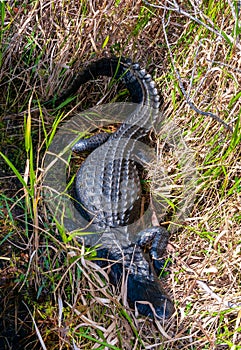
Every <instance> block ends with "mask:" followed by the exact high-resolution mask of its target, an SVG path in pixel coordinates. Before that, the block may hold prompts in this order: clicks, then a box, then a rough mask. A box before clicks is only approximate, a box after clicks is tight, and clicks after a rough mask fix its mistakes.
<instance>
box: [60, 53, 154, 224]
mask: <svg viewBox="0 0 241 350" xmlns="http://www.w3.org/2000/svg"><path fill="white" fill-rule="evenodd" d="M99 75H107V76H115V77H116V78H120V79H122V80H123V81H124V83H125V84H126V86H127V88H128V90H129V92H130V94H131V97H132V100H133V101H134V102H135V103H136V108H135V110H134V112H132V113H131V114H130V115H129V116H128V117H127V118H126V120H125V121H124V123H123V124H122V125H121V126H120V127H119V129H117V131H116V132H114V133H113V134H111V136H109V137H108V135H107V137H106V139H105V140H104V141H105V142H104V143H103V144H102V145H100V144H99V143H98V144H97V148H96V149H95V150H94V151H93V152H92V153H91V154H90V155H89V156H88V157H87V159H86V160H85V162H84V163H83V164H82V165H81V167H80V169H79V171H78V173H77V176H76V181H75V197H76V199H77V201H78V203H79V205H78V207H79V206H81V210H80V211H81V214H82V215H83V213H84V216H85V217H86V218H87V219H88V220H92V221H93V222H94V223H95V224H97V225H98V227H118V226H125V225H128V224H130V223H132V222H133V221H135V220H136V219H137V218H138V217H139V214H140V197H141V185H140V178H139V175H138V171H137V166H136V157H135V152H134V150H135V148H136V143H137V141H138V140H139V139H140V138H141V137H143V136H145V135H146V134H147V133H148V132H149V130H150V128H151V127H152V126H153V124H154V123H155V121H156V118H157V116H158V110H159V105H160V102H159V99H160V98H159V95H158V93H157V90H156V88H155V84H154V82H153V81H152V79H151V76H150V75H149V74H147V73H146V72H145V70H141V69H140V66H139V64H136V63H135V64H133V63H131V62H130V61H128V60H121V61H119V60H117V59H102V60H100V61H97V62H95V63H94V64H92V65H91V66H90V67H88V68H87V69H86V70H85V71H84V72H82V73H81V74H80V75H79V76H78V77H77V78H76V79H75V82H74V84H73V86H74V87H73V86H72V87H71V88H70V89H69V91H68V92H66V94H68V95H69V94H70V90H71V91H72V92H73V91H76V90H77V87H78V86H79V84H82V83H84V82H86V81H87V80H88V79H90V78H96V77H97V76H99ZM59 100H60V99H59ZM84 141H85V143H86V148H85V149H89V150H90V149H91V148H92V145H93V144H92V142H91V139H89V140H88V139H87V140H84ZM80 142H81V147H82V145H83V140H81V141H80ZM90 144H91V147H90ZM77 148H78V144H77V146H76V149H77ZM82 150H83V147H82Z"/></svg>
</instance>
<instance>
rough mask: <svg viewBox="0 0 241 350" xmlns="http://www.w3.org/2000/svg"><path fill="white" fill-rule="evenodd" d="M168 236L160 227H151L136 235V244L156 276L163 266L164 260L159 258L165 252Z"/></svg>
mask: <svg viewBox="0 0 241 350" xmlns="http://www.w3.org/2000/svg"><path fill="white" fill-rule="evenodd" d="M169 236H170V234H169V232H168V231H167V230H166V229H165V228H164V227H161V226H153V227H151V228H147V229H145V230H143V231H140V232H139V233H138V238H137V241H136V244H137V245H138V246H139V247H140V248H141V249H142V250H143V252H144V253H147V255H148V256H149V257H150V259H151V262H152V264H153V267H154V269H155V271H156V273H157V275H159V273H160V272H161V270H162V269H163V267H164V265H165V260H163V259H161V257H162V256H163V254H164V252H165V250H166V246H167V244H168V240H169Z"/></svg>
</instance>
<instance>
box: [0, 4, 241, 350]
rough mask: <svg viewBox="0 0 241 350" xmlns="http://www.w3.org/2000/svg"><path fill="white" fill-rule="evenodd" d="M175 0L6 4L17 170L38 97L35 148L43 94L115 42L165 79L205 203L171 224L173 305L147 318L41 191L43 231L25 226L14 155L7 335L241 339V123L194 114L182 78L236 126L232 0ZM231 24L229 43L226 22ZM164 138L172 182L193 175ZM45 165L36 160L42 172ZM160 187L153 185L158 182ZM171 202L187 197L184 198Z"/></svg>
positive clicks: (202, 344)
mask: <svg viewBox="0 0 241 350" xmlns="http://www.w3.org/2000/svg"><path fill="white" fill-rule="evenodd" d="M171 3H172V5H171ZM2 4H3V3H2ZM156 4H157V5H159V6H160V5H161V2H156ZM195 4H196V5H195ZM174 5H175V1H172V2H167V3H164V2H163V6H161V8H153V7H147V6H146V5H145V4H144V3H143V2H141V1H136V2H131V1H126V2H124V1H121V2H120V4H118V2H116V3H115V1H104V2H101V1H98V0H97V1H89V2H84V1H83V2H79V1H67V0H57V1H48V0H47V1H44V0H39V1H34V2H32V3H31V2H30V1H29V2H28V1H24V2H23V3H22V4H21V5H19V4H18V5H17V3H16V4H15V2H14V1H12V2H11V1H10V2H8V3H5V4H4V8H5V19H4V24H3V26H2V27H3V29H4V31H3V34H2V53H3V57H2V65H1V70H0V86H1V90H2V94H1V96H0V111H1V120H0V122H1V143H2V147H1V150H4V153H5V154H6V155H7V156H8V158H9V159H10V160H12V161H13V162H14V164H15V165H16V166H17V167H18V169H19V171H20V172H22V173H23V172H24V170H26V167H25V165H26V163H25V161H26V156H25V151H24V142H23V141H22V139H23V132H22V126H23V114H24V112H25V113H26V111H27V110H28V103H29V100H30V97H33V102H32V105H31V107H32V112H31V116H32V124H33V138H34V140H35V141H34V142H35V143H34V145H35V147H36V153H37V149H39V148H40V145H42V143H43V141H44V135H43V134H42V132H41V131H40V130H41V122H40V118H39V115H40V112H39V111H38V108H36V107H37V101H40V104H41V102H43V101H46V100H47V99H48V98H49V97H50V96H52V95H53V93H54V92H56V91H61V90H63V89H64V88H65V86H67V85H68V83H69V81H71V79H72V77H73V76H74V74H75V72H77V71H79V69H80V68H81V67H83V66H85V65H86V63H88V62H89V61H90V60H95V59H97V58H98V57H103V56H105V55H111V54H115V55H117V56H120V55H123V56H126V57H130V58H132V59H133V60H135V61H139V62H141V64H142V66H143V67H146V68H147V70H148V71H149V72H151V73H152V75H153V76H154V77H155V80H156V82H157V85H158V88H159V89H160V91H161V93H162V95H163V97H164V100H165V112H164V115H165V117H166V119H168V120H169V121H170V120H171V121H172V124H175V125H176V128H178V130H183V136H182V137H183V140H184V142H185V144H186V145H187V147H188V148H189V149H191V150H192V155H193V157H194V160H195V167H196V169H197V174H198V175H197V183H196V184H195V186H194V185H193V184H192V187H191V189H190V191H193V193H194V194H195V196H194V197H195V201H194V205H193V206H192V208H191V211H190V212H189V215H188V216H185V218H182V220H180V221H178V222H176V223H175V227H177V225H178V231H177V230H174V229H173V234H172V237H171V245H170V247H169V255H171V256H172V260H173V263H172V265H171V267H170V270H171V273H170V275H169V277H167V278H166V280H164V283H165V288H166V289H167V290H168V291H169V292H170V294H171V295H172V297H173V299H174V301H175V303H176V313H175V315H174V316H173V317H172V318H171V319H170V320H168V321H166V322H163V323H160V322H153V321H149V320H146V319H143V318H136V317H135V314H134V312H133V311H132V310H129V309H128V307H126V308H125V307H124V308H123V306H122V304H123V300H121V296H120V295H121V294H120V293H119V292H118V291H113V288H112V287H111V286H108V284H107V285H106V284H105V283H104V282H103V279H101V278H100V275H99V273H97V271H96V269H97V267H96V266H95V265H94V263H93V262H92V261H90V260H89V259H88V255H86V260H84V259H83V257H82V256H83V254H84V251H83V250H82V248H81V247H80V246H79V244H78V243H77V242H75V241H74V240H73V241H71V242H70V243H68V244H65V243H63V242H62V241H61V239H60V234H59V230H58V228H57V227H56V226H54V225H51V224H50V223H48V220H49V218H48V215H47V212H45V210H44V206H43V205H42V204H41V198H37V199H38V201H37V202H38V206H37V209H36V208H35V209H36V211H35V212H33V213H32V219H33V223H34V224H35V225H36V226H35V228H34V230H29V232H27V233H26V229H27V227H25V229H22V228H21V227H19V226H17V227H16V226H15V224H14V218H15V217H16V216H20V215H22V219H23V221H24V220H25V217H24V214H23V211H21V210H19V211H17V210H16V206H14V202H12V203H11V202H10V197H12V198H14V201H15V198H16V194H17V195H18V197H20V196H22V195H23V192H22V191H21V189H20V188H19V184H18V183H17V182H16V181H15V182H14V181H13V180H12V179H11V178H9V174H11V175H12V173H10V171H9V170H8V169H7V168H6V165H4V164H3V165H2V170H1V183H2V184H3V185H2V188H3V190H2V192H3V193H2V196H1V199H2V206H1V211H2V213H3V215H2V216H3V219H2V221H1V223H2V233H1V237H0V242H3V241H4V242H3V243H2V245H1V247H2V250H1V254H0V255H1V257H0V259H1V260H0V263H1V265H0V268H1V270H0V271H1V274H2V284H1V290H0V297H1V298H2V307H0V309H1V311H0V318H1V317H2V318H4V320H2V325H3V326H4V325H5V326H9V325H10V326H9V327H12V329H13V330H14V331H12V332H9V333H5V335H4V334H2V336H4V337H5V338H7V336H9V341H11V337H13V335H14V334H13V333H14V332H16V330H18V332H19V333H21V332H20V331H19V329H21V328H22V329H25V328H26V329H25V333H23V335H22V337H26V334H29V335H31V334H33V335H34V334H37V336H36V337H35V338H37V339H39V340H40V341H42V345H40V342H37V343H36V339H35V338H34V339H32V338H31V339H28V338H26V339H25V343H24V342H22V343H21V341H23V340H21V341H20V340H18V342H16V340H15V345H13V347H12V349H22V348H23V346H25V348H26V349H30V348H36V349H39V348H44V344H45V346H46V348H47V349H77V348H79V349H128V350H129V349H215V350H216V349H218V350H221V349H229V348H230V349H232V350H234V349H241V347H240V343H241V337H240V333H241V323H240V318H241V311H240V303H241V288H240V286H241V275H240V263H241V255H240V254H241V253H240V252H241V251H240V248H241V241H240V234H241V230H240V219H241V217H240V211H241V204H240V189H241V184H240V177H241V176H240V175H241V152H240V127H239V129H237V133H236V136H235V134H232V133H231V132H229V131H227V130H225V128H223V127H222V126H220V124H219V123H218V122H217V121H215V120H213V119H212V118H210V117H207V116H203V115H199V114H197V113H196V112H195V111H193V110H192V108H190V105H189V104H188V103H187V101H186V99H185V97H184V95H183V91H181V88H183V89H185V91H186V93H187V96H189V97H190V100H192V102H193V103H194V105H195V106H196V107H197V108H198V109H199V110H201V111H206V112H207V111H209V112H212V113H214V114H215V115H217V116H219V117H220V118H222V119H223V120H224V121H225V122H226V123H227V124H229V125H230V126H232V127H233V128H235V125H236V123H237V121H238V118H239V117H240V107H241V102H240V101H241V100H240V94H239V93H240V82H241V57H240V43H239V41H238V40H237V39H238V32H236V34H235V31H234V24H235V12H233V13H232V11H231V9H230V5H232V2H231V1H224V2H223V1H204V0H203V1H202V0H201V1H186V2H184V4H182V2H181V1H180V2H179V5H180V6H181V9H182V11H180V10H179V11H177V10H175V6H174ZM2 6H3V5H2ZM232 10H233V9H232ZM200 11H201V12H200ZM180 12H181V13H180ZM191 16H192V17H191ZM195 19H198V20H199V21H202V23H200V22H199V23H197V22H196V21H195ZM163 23H165V27H163ZM213 23H215V26H214V24H213ZM238 25H239V26H240V23H238ZM210 28H211V29H212V28H213V30H211V29H210ZM164 30H165V31H166V37H165V35H164ZM221 30H222V31H223V32H224V33H226V35H228V36H229V41H228V40H227V39H226V37H225V36H224V35H221V34H220V35H218V34H217V33H215V31H216V32H218V33H221ZM223 32H222V33H223ZM171 58H172V59H171ZM100 84H101V82H100ZM96 86H97V87H96V88H95V90H93V93H92V92H91V93H88V95H89V96H88V103H89V104H91V103H97V102H98V99H100V98H102V96H103V94H102V93H101V90H102V89H103V88H105V87H106V85H105V86H104V87H103V85H96ZM98 86H99V88H98ZM180 87H181V88H180ZM87 91H88V92H89V90H86V89H84V88H83V89H82V90H81V91H80V94H79V102H80V105H81V106H82V108H83V106H84V107H86V104H87V102H86V95H87ZM108 96H109V95H108V94H107V99H106V100H104V101H105V102H108V98H110V97H108ZM72 107H73V109H75V105H73V106H72ZM68 111H69V110H67V111H66V113H67V112H68ZM42 113H43V115H44V120H45V121H46V127H47V128H48V130H50V129H51V125H52V122H53V116H51V115H50V114H49V113H48V111H47V110H46V109H45V108H43V112H42ZM64 117H65V116H64ZM159 142H160V147H159V149H160V152H159V158H158V165H157V167H155V172H156V171H157V170H158V166H159V168H160V164H161V167H162V168H163V167H164V168H165V169H166V170H167V173H168V174H169V175H170V178H171V181H172V184H173V188H172V190H173V191H174V193H175V190H176V187H175V186H180V184H182V177H178V175H180V174H179V172H180V169H179V168H178V167H177V166H178V159H177V157H176V155H175V154H173V153H172V152H171V151H168V152H165V150H164V148H163V147H164V144H165V142H166V143H167V144H168V142H169V140H167V139H166V138H165V137H164V136H163V135H161V137H160V141H159ZM39 154H40V153H39ZM41 157H43V151H42V153H41ZM160 162H162V163H160ZM41 166H42V164H41V160H39V162H38V164H37V165H36V168H37V167H38V169H36V172H37V171H38V174H39V175H41V171H42V170H41ZM177 169H179V170H177ZM235 184H236V185H235ZM38 185H40V183H38ZM157 185H158V183H156V186H155V190H157V192H158V191H159V192H161V191H162V189H161V188H159V189H158V188H157ZM20 187H21V186H20ZM35 193H36V194H39V192H37V191H36V192H35ZM178 194H180V193H179V192H178ZM182 195H183V194H182ZM182 198H183V197H182V196H181V197H180V200H181V199H182ZM173 203H174V204H175V206H178V203H177V202H175V199H173ZM11 205H12V208H15V209H13V215H14V218H13V219H12V218H11V212H12V211H11V210H10V208H9V207H11ZM30 216H31V215H30ZM4 217H5V218H4ZM172 219H173V218H170V220H171V221H173V220H172ZM171 227H173V226H171ZM85 254H87V253H85ZM80 271H81V274H80ZM102 273H103V274H104V272H102ZM208 288H209V289H208ZM19 290H20V291H21V293H20V300H21V298H23V299H24V303H25V305H27V306H28V307H29V312H30V313H32V315H33V318H34V319H35V322H36V328H34V327H32V328H31V323H32V320H31V318H30V319H28V321H27V315H28V314H29V312H28V311H26V308H25V307H24V306H21V308H20V309H19V307H18V304H20V300H19V299H18V302H16V300H17V299H16V295H15V294H18V295H19ZM12 291H14V293H12ZM211 291H212V292H213V294H210V292H211ZM15 292H16V293H15ZM8 293H9V294H8ZM36 294H39V297H36ZM18 298H19V296H18ZM228 302H230V303H231V304H232V305H231V304H228ZM235 305H236V306H235ZM8 310H10V311H11V310H13V313H12V314H11V312H10V311H9V312H8ZM17 310H18V311H17ZM125 310H126V311H125ZM14 313H15V314H14ZM25 320H26V322H25ZM29 324H30V326H29ZM24 325H25V326H26V325H27V326H26V327H25V326H24ZM28 327H29V328H28ZM36 329H37V331H36ZM38 332H39V333H38ZM15 339H16V338H15ZM31 341H32V343H31ZM17 343H19V344H20V345H17ZM21 344H24V345H21ZM100 344H102V345H100ZM108 344H109V345H108ZM18 346H19V347H18ZM41 346H42V347H41ZM111 346H112V347H111ZM6 348H8V347H6ZM9 348H11V347H9Z"/></svg>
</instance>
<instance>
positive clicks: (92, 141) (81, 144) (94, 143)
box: [72, 132, 111, 153]
mask: <svg viewBox="0 0 241 350" xmlns="http://www.w3.org/2000/svg"><path fill="white" fill-rule="evenodd" d="M110 135H111V134H109V133H107V132H102V133H100V134H96V135H93V136H91V137H90V138H88V139H80V140H79V141H77V142H76V144H75V145H74V146H73V147H72V151H73V152H76V153H80V152H83V151H93V150H94V149H96V148H97V147H99V146H101V145H103V143H105V142H106V141H107V140H108V138H109V137H110Z"/></svg>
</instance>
